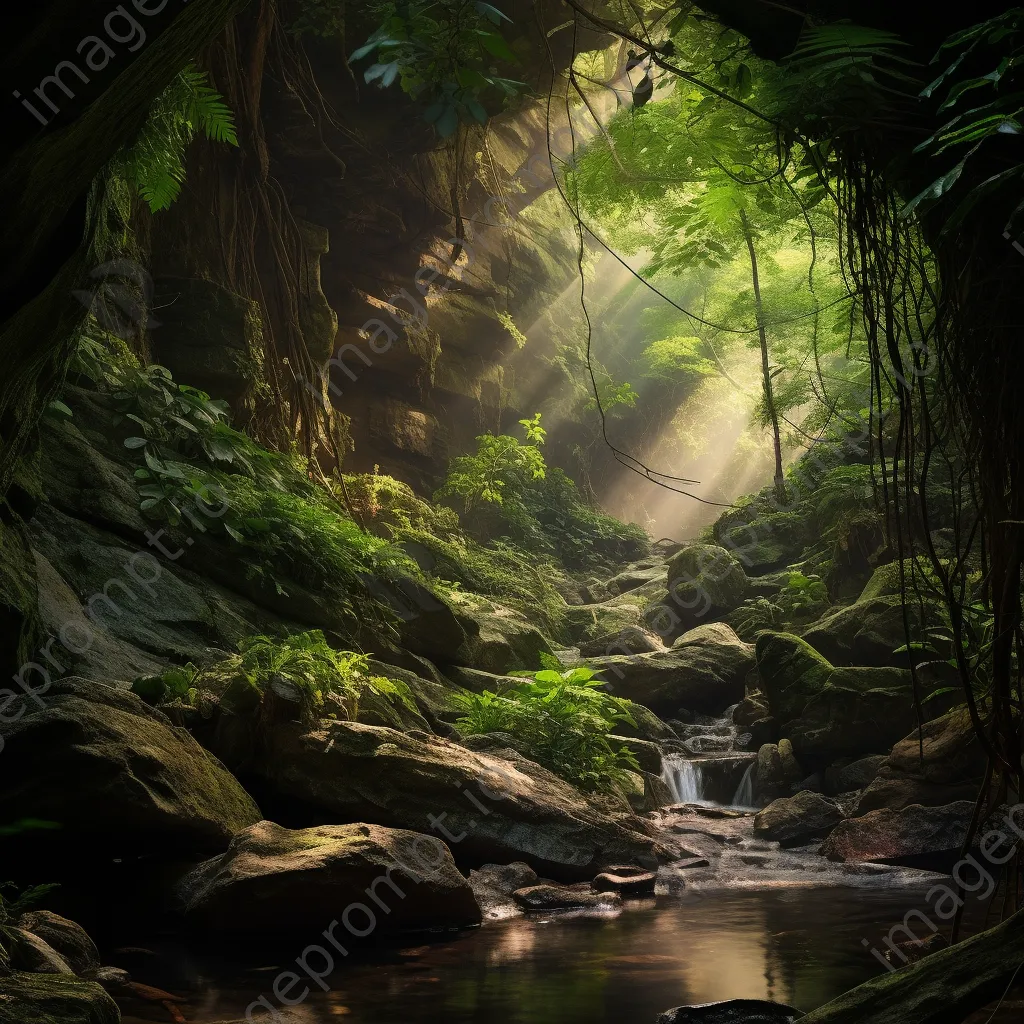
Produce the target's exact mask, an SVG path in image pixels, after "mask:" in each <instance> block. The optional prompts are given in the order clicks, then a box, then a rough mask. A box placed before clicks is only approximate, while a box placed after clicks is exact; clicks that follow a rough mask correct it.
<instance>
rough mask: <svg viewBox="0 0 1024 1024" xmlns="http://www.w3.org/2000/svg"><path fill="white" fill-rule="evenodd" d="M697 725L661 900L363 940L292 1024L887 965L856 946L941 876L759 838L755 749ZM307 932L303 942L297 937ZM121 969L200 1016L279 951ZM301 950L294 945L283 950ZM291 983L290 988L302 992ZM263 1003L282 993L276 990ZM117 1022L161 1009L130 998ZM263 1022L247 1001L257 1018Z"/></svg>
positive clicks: (694, 999) (160, 950) (765, 982)
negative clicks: (682, 854)
mask: <svg viewBox="0 0 1024 1024" xmlns="http://www.w3.org/2000/svg"><path fill="white" fill-rule="evenodd" d="M731 716H732V709H729V711H728V712H727V713H726V715H725V716H723V717H721V718H710V717H708V718H697V719H696V720H695V721H694V723H693V724H692V725H691V726H689V727H688V728H687V730H686V732H685V735H684V736H683V737H682V739H681V741H680V743H679V744H678V746H677V749H676V750H674V751H670V752H669V753H668V754H667V756H666V758H665V770H664V773H663V778H664V780H665V782H666V783H667V784H668V786H669V788H670V789H671V790H672V793H673V796H674V797H675V799H676V800H677V801H678V804H676V805H673V806H672V807H667V808H663V809H662V810H660V811H658V812H655V814H654V815H653V818H654V820H655V822H656V823H657V824H658V825H659V827H660V828H662V829H663V830H664V831H666V832H667V833H671V834H673V835H674V836H675V837H676V838H679V839H681V840H682V842H683V843H684V845H685V846H686V847H687V848H688V849H689V850H690V851H691V853H693V854H694V857H693V858H690V859H689V861H688V862H680V864H678V865H667V866H665V867H663V868H662V870H661V872H660V873H659V881H658V887H657V895H656V896H654V897H653V898H646V899H640V900H629V901H626V902H625V903H624V904H623V905H622V907H621V908H620V909H608V910H601V911H585V912H584V911H561V912H546V913H536V914H528V915H526V916H521V917H516V918H512V919H510V920H504V921H499V922H493V923H488V924H487V925H486V926H484V927H482V928H478V929H474V930H470V931H465V932H461V933H459V934H457V935H454V936H444V937H443V938H439V937H430V938H424V937H422V936H410V937H409V938H408V939H407V940H406V942H405V944H404V945H398V944H395V943H394V942H392V943H390V944H389V943H386V942H381V943H372V942H368V943H367V944H366V945H365V946H364V947H363V948H362V949H361V950H353V951H352V952H353V956H352V957H351V958H350V960H349V961H348V962H347V963H346V964H345V966H344V968H342V969H341V970H339V971H337V972H336V973H335V974H334V975H333V977H331V978H330V979H329V982H328V983H329V985H330V987H329V990H328V991H322V990H320V989H319V988H316V987H315V986H312V989H313V990H312V991H311V992H310V993H309V994H308V996H307V997H306V998H305V999H304V1000H303V1001H302V1002H301V1003H300V1004H298V1005H296V1006H295V1007H294V1008H292V1010H291V1011H290V1014H289V1015H288V1016H287V1017H281V1018H280V1019H282V1020H287V1021H289V1022H294V1024H328V1022H334V1021H337V1020H339V1019H341V1018H344V1019H345V1020H346V1021H348V1022H350V1024H398V1022H402V1024H427V1022H430V1024H433V1022H440V1021H444V1022H447V1024H556V1022H557V1024H613V1022H614V1024H622V1022H624V1021H630V1022H632V1021H636V1022H641V1024H647V1022H650V1024H653V1022H654V1021H655V1020H656V1018H657V1015H658V1014H659V1013H660V1012H662V1011H664V1010H665V1009H667V1008H669V1007H672V1006H678V1005H681V1004H686V1003H703V1002H713V1001H718V1000H726V999H734V998H751V999H771V1000H774V1001H776V1002H783V1003H787V1004H789V1005H792V1006H796V1007H797V1008H799V1009H801V1010H804V1011H807V1010H810V1009H813V1008H814V1007H816V1006H819V1005H821V1004H822V1003H824V1002H827V1001H828V1000H830V999H832V998H833V997H835V996H836V995H838V994H839V993H841V992H843V991H845V990H847V989H849V988H851V987H853V986H855V985H857V984H860V983H861V982H863V981H865V980H867V979H868V978H870V977H873V976H874V975H876V974H878V973H879V971H881V970H882V967H881V964H880V963H879V961H878V960H877V959H875V958H874V957H873V956H872V955H871V952H870V950H869V948H866V947H865V945H864V944H863V942H862V939H865V938H867V939H869V940H870V942H871V944H872V945H881V939H882V937H883V936H884V935H885V934H887V933H888V931H889V929H890V928H891V927H892V926H893V925H894V924H896V923H897V922H899V921H900V920H902V918H903V916H904V914H906V912H907V911H908V910H909V909H911V908H912V907H915V906H922V905H924V902H925V901H924V894H925V892H926V891H927V889H928V887H929V885H931V884H934V883H935V881H936V880H937V877H938V876H935V875H933V874H930V873H928V872H923V871H917V870H911V869H907V868H898V867H889V866H886V865H879V864H851V865H845V864H833V863H830V862H828V861H826V860H824V859H823V858H822V857H821V856H819V855H818V854H817V852H816V849H815V847H814V846H811V847H804V848H797V849H780V847H779V845H778V844H777V843H771V842H766V841H762V840H758V839H755V838H754V836H753V818H754V813H755V808H753V807H751V806H750V805H751V803H752V799H753V798H752V792H751V789H752V773H753V765H754V758H755V755H753V754H751V753H749V752H744V751H742V750H741V749H738V747H742V745H743V742H744V739H743V738H742V737H737V735H736V731H737V730H736V729H735V727H734V726H733V725H732V717H731ZM315 939H316V937H315V936H311V938H310V941H315ZM134 952H135V954H136V955H137V956H142V959H141V960H140V962H139V964H137V965H136V966H135V967H134V969H133V970H132V973H133V975H134V976H135V977H137V978H138V980H140V981H142V982H144V983H145V984H148V985H154V986H157V987H159V988H161V989H164V990H166V991H169V992H171V993H173V994H174V995H175V996H176V997H177V998H180V1000H181V1001H180V1003H179V1004H178V1005H179V1006H180V1007H181V1010H182V1012H183V1013H184V1019H185V1020H187V1021H189V1022H195V1024H214V1022H222V1021H224V1022H227V1021H230V1022H235V1021H240V1020H241V1019H243V1018H244V1015H245V1012H246V1009H247V1007H249V1006H251V1005H252V1003H253V1001H254V1000H255V999H257V998H258V997H259V996H260V995H261V994H265V993H269V992H270V991H271V988H272V984H273V981H274V978H275V977H276V975H277V974H278V972H280V971H281V970H287V969H288V966H289V964H288V962H287V961H286V960H284V959H282V960H280V961H279V960H277V959H276V958H275V959H269V958H256V962H254V958H253V956H252V955H246V954H245V953H244V952H241V951H239V952H238V953H237V955H236V954H235V953H234V951H232V950H230V949H218V950H216V951H215V952H210V951H207V952H206V953H203V954H198V953H196V952H194V951H192V952H189V951H186V950H185V949H184V948H183V947H181V946H178V945H175V944H170V945H168V944H161V943H159V942H156V943H153V944H152V946H151V949H150V951H149V952H148V953H146V954H145V955H144V956H143V955H142V954H143V951H141V950H135V951H134ZM300 952H301V950H300V949H298V948H296V950H295V954H296V955H298V954H299V953H300ZM301 991H302V986H299V987H297V988H296V990H295V992H301ZM274 1005H275V1006H278V1005H279V1004H277V1003H276V1001H274ZM123 1009H124V1010H125V1011H126V1012H125V1015H124V1020H125V1022H126V1024H133V1022H135V1024H142V1022H145V1024H150V1022H156V1021H164V1020H167V1019H168V1017H167V1013H166V1010H165V1009H164V1007H163V1006H159V1007H154V1006H153V1005H152V1004H150V1005H146V1004H144V1003H141V1002H139V1003H137V1005H134V1006H133V1005H132V1004H130V1003H129V1004H127V1005H125V1006H124V1007H123ZM252 1019H253V1020H255V1021H257V1022H259V1021H264V1020H266V1021H270V1020H273V1019H274V1018H272V1017H270V1016H269V1015H268V1014H266V1013H264V1012H262V1011H259V1010H258V1011H256V1012H255V1013H254V1016H253V1018H252Z"/></svg>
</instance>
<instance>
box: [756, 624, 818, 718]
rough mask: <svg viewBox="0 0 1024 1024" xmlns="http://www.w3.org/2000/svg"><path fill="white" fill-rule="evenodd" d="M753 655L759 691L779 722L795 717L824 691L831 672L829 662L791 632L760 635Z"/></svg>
mask: <svg viewBox="0 0 1024 1024" xmlns="http://www.w3.org/2000/svg"><path fill="white" fill-rule="evenodd" d="M755 655H756V658H757V670H758V674H759V675H760V677H761V689H762V690H763V691H764V693H765V696H767V698H768V704H769V707H770V708H771V711H772V714H773V715H775V716H776V717H777V718H778V719H779V720H780V721H782V722H789V721H792V720H793V719H794V718H798V717H799V716H800V713H801V712H802V711H803V708H804V705H806V704H807V702H808V701H809V700H810V699H811V698H812V697H815V696H817V695H818V694H819V693H821V692H822V690H824V689H825V687H826V685H827V684H828V680H829V676H830V675H831V674H832V671H833V668H832V665H831V663H830V662H828V661H826V660H825V658H823V657H822V656H821V655H820V654H819V653H818V652H817V651H816V650H815V649H814V648H813V647H811V645H810V644H808V643H806V642H805V641H804V640H801V639H800V637H798V636H793V634H792V633H767V632H766V633H761V634H760V636H758V638H757V642H756V648H755Z"/></svg>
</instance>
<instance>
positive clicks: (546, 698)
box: [452, 662, 639, 790]
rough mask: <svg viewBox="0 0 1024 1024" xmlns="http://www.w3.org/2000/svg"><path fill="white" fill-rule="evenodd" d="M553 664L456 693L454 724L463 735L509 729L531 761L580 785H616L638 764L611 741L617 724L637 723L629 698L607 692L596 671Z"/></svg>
mask: <svg viewBox="0 0 1024 1024" xmlns="http://www.w3.org/2000/svg"><path fill="white" fill-rule="evenodd" d="M553 665H554V663H553V662H552V667H548V668H545V669H543V670H542V671H540V672H535V673H532V674H531V675H530V677H529V678H523V679H521V680H519V681H517V682H516V683H515V684H513V685H509V686H508V687H506V688H504V689H500V690H498V691H491V690H484V692H483V693H457V694H454V695H453V696H452V706H453V708H454V709H455V710H457V711H459V712H460V713H461V717H460V718H459V719H458V720H457V721H456V723H455V724H456V728H458V729H459V730H460V732H462V733H463V734H464V735H475V734H480V733H490V732H504V733H509V734H510V735H512V736H514V737H515V738H516V739H518V740H520V741H521V743H522V745H523V747H524V749H525V750H526V751H527V753H528V755H529V757H530V758H531V759H532V760H534V761H536V762H537V763H538V764H541V765H543V766H544V767H545V768H548V769H549V770H550V771H552V772H554V773H555V774H556V775H560V776H561V777H562V778H564V779H566V780H568V781H569V782H572V783H573V784H574V785H576V786H579V787H580V788H581V789H585V790H609V789H612V788H613V787H614V786H615V784H616V783H619V782H623V781H625V777H626V776H625V772H627V771H637V770H638V767H639V766H638V765H637V762H636V759H635V758H634V757H633V755H632V754H631V753H630V751H629V750H628V749H627V748H626V747H619V748H616V747H614V746H613V745H612V743H611V742H609V739H608V734H609V733H611V732H613V731H614V729H615V727H616V725H618V723H620V722H626V723H628V724H630V725H633V726H635V725H636V722H635V721H634V720H633V716H632V714H631V713H630V710H629V702H628V701H626V700H623V699H622V698H621V697H613V696H612V695H611V694H609V693H606V692H605V691H604V690H603V686H604V683H603V681H601V680H600V679H597V678H595V673H594V671H593V669H590V668H587V667H585V666H580V667H577V668H572V669H563V668H562V666H561V665H559V666H558V667H557V668H555V667H553Z"/></svg>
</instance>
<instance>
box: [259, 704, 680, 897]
mask: <svg viewBox="0 0 1024 1024" xmlns="http://www.w3.org/2000/svg"><path fill="white" fill-rule="evenodd" d="M251 770H253V771H259V772H261V773H263V777H264V779H265V782H266V784H267V785H268V786H270V787H271V788H272V789H273V791H274V793H275V795H276V796H278V797H282V798H286V799H292V800H300V801H302V804H303V806H306V807H315V808H318V809H319V812H320V813H327V814H330V815H332V816H340V817H341V818H342V819H343V820H349V821H352V820H356V821H367V822H374V823H376V824H380V825H385V826H388V827H391V828H412V829H413V830H415V831H429V830H431V828H432V822H440V823H441V824H443V826H444V829H446V830H447V831H448V832H449V833H450V834H451V836H453V837H457V838H455V839H449V842H450V844H451V846H452V851H453V853H454V854H455V856H456V858H457V859H464V860H468V861H474V860H475V861H477V862H478V863H479V862H480V861H482V860H487V861H495V860H508V861H511V860H528V861H529V862H530V863H531V864H534V865H536V866H537V867H538V868H543V870H544V871H545V873H546V874H549V875H551V876H552V877H555V878H586V879H589V878H591V877H593V873H594V871H595V870H597V868H598V867H599V866H600V865H601V864H602V863H608V862H609V861H610V860H615V861H623V862H629V861H632V862H635V863H651V865H652V866H653V863H654V861H655V860H656V859H658V858H659V857H664V856H666V855H667V851H665V850H664V849H663V848H662V847H661V845H660V843H659V842H658V841H657V840H656V839H654V838H653V835H651V834H648V833H649V831H650V829H651V826H650V824H649V823H648V822H646V821H644V820H643V819H640V818H629V817H627V818H625V819H624V821H619V820H614V819H613V818H612V817H610V816H609V814H607V813H605V812H603V811H601V810H599V809H598V808H597V807H596V805H595V804H594V803H592V802H591V801H590V800H588V798H587V797H586V796H585V795H584V794H582V793H581V792H580V791H579V790H577V789H575V788H574V787H572V786H570V785H569V784H568V783H567V782H564V781H563V780H562V779H560V778H558V777H557V776H555V775H553V774H552V773H551V772H549V771H546V770H545V769H544V768H542V767H540V765H538V764H536V763H534V762H533V761H529V760H527V759H526V758H524V757H522V756H520V755H518V754H515V753H514V752H513V751H509V750H505V751H502V757H497V756H495V755H493V754H488V753H485V752H478V751H471V750H467V749H466V748H465V747H463V746H459V745H458V744H455V743H450V742H448V741H447V740H444V739H441V738H440V737H436V738H433V739H432V740H431V741H429V742H424V741H422V740H415V739H412V738H410V737H409V736H406V735H404V734H403V733H400V732H398V731H396V730H394V729H388V728H385V727H382V726H370V725H361V724H357V723H354V722H342V721H325V722H322V723H319V724H318V725H316V726H315V727H313V728H310V729H304V728H302V727H299V726H293V727H287V728H281V729H279V730H277V731H275V732H274V733H273V734H272V735H270V736H269V737H267V741H266V744H265V747H264V749H263V751H262V753H261V756H260V757H259V758H256V759H255V760H254V762H253V765H252V769H251ZM470 796H472V797H473V798H474V799H475V801H476V803H474V802H473V800H471V799H470ZM478 805H483V807H484V808H485V809H486V811H487V813H484V811H482V810H481V809H480V807H479V806H478ZM436 831H438V832H439V834H441V835H444V834H445V833H444V832H443V831H441V830H440V826H438V828H437V829H436Z"/></svg>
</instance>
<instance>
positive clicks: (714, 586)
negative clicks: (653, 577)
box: [645, 544, 749, 641]
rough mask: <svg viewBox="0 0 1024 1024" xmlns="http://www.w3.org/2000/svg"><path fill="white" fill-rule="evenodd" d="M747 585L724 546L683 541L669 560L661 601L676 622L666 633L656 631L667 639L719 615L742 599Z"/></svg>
mask: <svg viewBox="0 0 1024 1024" xmlns="http://www.w3.org/2000/svg"><path fill="white" fill-rule="evenodd" d="M748 587H749V584H748V580H747V575H746V573H745V572H744V571H743V566H742V565H740V563H739V562H738V561H737V560H736V558H735V557H734V556H733V555H732V554H730V553H729V552H728V551H726V550H725V548H722V547H719V546H718V545H717V544H689V545H687V546H686V547H684V548H683V549H682V550H680V551H678V552H677V553H676V554H675V555H673V556H672V558H671V559H670V560H669V563H668V596H667V598H666V599H665V601H664V602H663V604H664V606H665V609H666V610H667V611H669V612H671V614H672V616H673V617H675V618H676V619H677V620H678V622H677V624H676V625H675V626H674V627H673V628H672V630H671V631H670V632H669V633H663V632H662V631H661V630H658V632H659V635H662V636H664V637H665V638H666V640H667V641H671V640H672V639H675V637H676V636H679V635H681V634H682V633H685V632H686V631H687V630H688V629H692V628H693V627H694V626H699V625H701V624H702V623H705V622H714V621H716V620H718V619H721V618H722V617H723V616H725V615H727V614H728V613H729V612H731V611H733V610H734V609H736V608H738V607H739V606H740V605H741V604H742V603H743V601H744V600H745V599H746V598H747V596H748ZM649 611H650V609H649ZM645 617H646V615H645ZM648 622H650V619H648Z"/></svg>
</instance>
